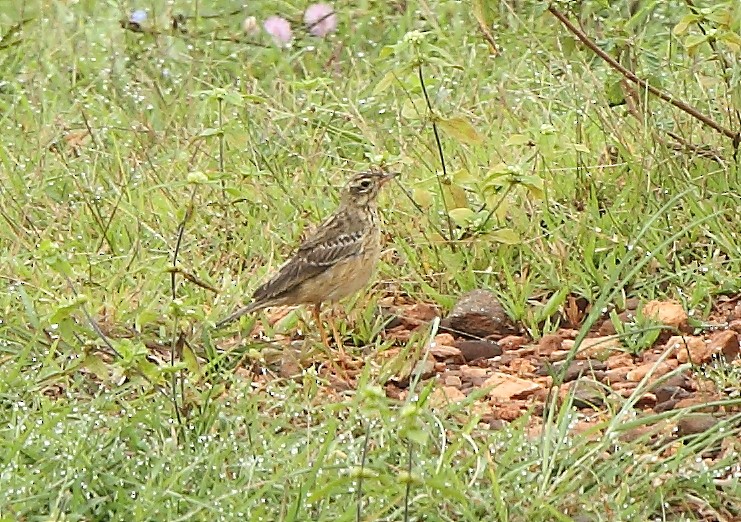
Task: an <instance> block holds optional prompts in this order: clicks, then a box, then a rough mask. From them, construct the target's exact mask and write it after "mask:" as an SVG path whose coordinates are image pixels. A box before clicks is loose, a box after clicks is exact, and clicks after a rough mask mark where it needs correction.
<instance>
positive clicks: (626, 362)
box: [605, 353, 633, 370]
mask: <svg viewBox="0 0 741 522" xmlns="http://www.w3.org/2000/svg"><path fill="white" fill-rule="evenodd" d="M605 366H607V369H608V370H613V369H615V368H624V367H626V366H633V356H632V355H630V354H629V353H616V354H615V355H611V356H610V357H608V358H607V359H606V360H605Z"/></svg>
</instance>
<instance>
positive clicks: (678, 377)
mask: <svg viewBox="0 0 741 522" xmlns="http://www.w3.org/2000/svg"><path fill="white" fill-rule="evenodd" d="M661 385H662V386H678V387H680V388H684V389H685V390H688V391H694V390H695V389H696V387H695V383H694V382H692V379H690V378H689V376H687V374H686V373H676V374H674V375H672V376H671V377H669V378H668V379H666V380H665V381H663V382H662V383H661Z"/></svg>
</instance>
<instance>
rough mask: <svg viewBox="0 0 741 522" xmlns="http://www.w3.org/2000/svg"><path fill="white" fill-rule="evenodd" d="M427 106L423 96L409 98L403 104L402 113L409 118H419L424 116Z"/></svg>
mask: <svg viewBox="0 0 741 522" xmlns="http://www.w3.org/2000/svg"><path fill="white" fill-rule="evenodd" d="M426 107H427V106H426V105H425V101H424V100H423V99H422V98H419V97H418V98H407V99H406V100H404V103H403V104H402V106H401V115H402V117H404V118H406V119H407V120H418V119H420V118H422V116H424V114H425V109H426Z"/></svg>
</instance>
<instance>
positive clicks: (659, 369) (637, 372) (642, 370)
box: [625, 362, 672, 382]
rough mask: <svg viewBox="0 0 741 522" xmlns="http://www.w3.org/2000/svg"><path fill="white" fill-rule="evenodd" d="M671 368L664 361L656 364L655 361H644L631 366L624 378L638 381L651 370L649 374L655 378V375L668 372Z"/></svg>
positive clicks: (658, 375) (659, 375)
mask: <svg viewBox="0 0 741 522" xmlns="http://www.w3.org/2000/svg"><path fill="white" fill-rule="evenodd" d="M671 370H672V368H671V366H670V365H668V364H667V363H665V362H664V363H659V364H658V365H656V363H646V364H642V365H640V366H636V367H635V368H633V369H632V370H631V371H629V372H628V373H627V375H626V376H625V378H626V379H627V380H629V381H631V382H638V381H640V380H642V379H643V378H644V377H645V376H646V375H647V374H648V373H649V372H651V376H652V377H653V378H654V379H656V378H657V377H661V376H662V375H665V374H667V373H669V372H670V371H671Z"/></svg>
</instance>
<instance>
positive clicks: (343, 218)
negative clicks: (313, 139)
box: [216, 170, 396, 346]
mask: <svg viewBox="0 0 741 522" xmlns="http://www.w3.org/2000/svg"><path fill="white" fill-rule="evenodd" d="M394 176H396V174H390V173H386V172H383V171H376V170H372V171H368V172H362V173H360V174H356V175H355V176H353V177H352V178H351V179H350V181H349V182H348V183H347V185H345V188H344V189H343V191H342V195H341V198H340V205H339V207H338V208H337V210H336V211H335V213H334V214H332V215H331V216H330V217H329V218H327V220H326V221H324V223H322V224H321V225H320V226H319V227H318V228H317V229H316V230H315V231H314V233H313V234H312V235H311V237H309V238H308V239H307V240H306V241H304V242H303V243H302V244H301V246H300V247H299V248H298V251H297V252H296V253H295V254H294V256H293V257H292V258H290V259H289V260H288V261H286V262H285V263H284V264H283V265H282V266H281V267H280V268H279V269H278V272H277V273H276V274H275V275H274V276H273V277H272V278H270V280H268V281H267V282H266V283H264V284H263V285H262V286H260V287H259V288H258V289H257V290H256V291H255V293H254V295H253V296H252V299H253V300H252V303H251V304H249V305H247V306H245V307H244V308H241V309H239V310H237V311H236V312H234V313H233V314H232V315H230V316H229V317H227V318H226V319H223V320H221V321H219V322H218V323H217V324H216V327H217V328H220V327H222V326H224V325H225V324H227V323H230V322H231V321H234V320H235V319H238V318H239V317H241V316H243V315H244V314H248V313H250V312H254V311H257V310H261V309H263V308H267V307H269V306H285V305H301V304H309V305H313V315H314V319H315V321H316V324H317V327H318V328H319V332H320V334H321V337H322V342H323V343H324V344H325V346H328V345H329V341H328V339H327V333H326V332H325V331H324V328H323V327H322V323H321V319H320V315H319V312H320V310H321V305H322V303H326V302H330V303H334V302H336V301H339V300H340V299H342V298H343V297H347V296H349V295H351V294H354V293H355V292H357V291H358V290H360V289H361V288H363V287H364V286H365V284H366V283H367V282H368V280H369V279H370V276H371V275H372V274H373V271H374V269H375V266H376V262H377V261H378V258H379V257H380V254H381V227H380V223H379V218H378V206H377V199H378V193H379V191H380V190H381V187H383V185H384V184H386V183H387V182H388V181H389V180H391V179H392V178H393V177H394ZM332 329H333V333H334V335H335V340H338V339H337V332H336V330H335V328H334V323H332Z"/></svg>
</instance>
